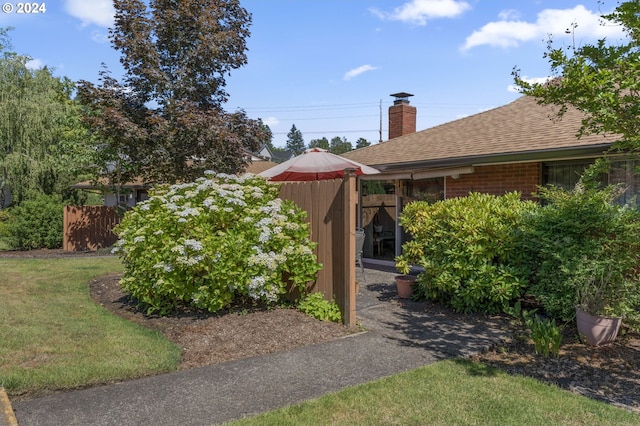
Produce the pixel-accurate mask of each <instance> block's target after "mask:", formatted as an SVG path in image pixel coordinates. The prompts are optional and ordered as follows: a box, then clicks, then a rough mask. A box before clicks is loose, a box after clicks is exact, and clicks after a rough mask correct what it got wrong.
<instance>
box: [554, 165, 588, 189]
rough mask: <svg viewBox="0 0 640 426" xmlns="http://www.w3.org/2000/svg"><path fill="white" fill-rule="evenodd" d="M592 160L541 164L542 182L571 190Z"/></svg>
mask: <svg viewBox="0 0 640 426" xmlns="http://www.w3.org/2000/svg"><path fill="white" fill-rule="evenodd" d="M593 161H594V160H581V161H558V162H555V163H544V164H543V165H542V184H543V185H554V186H558V187H560V188H564V189H566V190H572V189H573V188H574V187H575V186H576V183H578V181H579V180H580V176H582V173H584V171H585V169H586V168H587V167H589V166H590V165H591V164H593Z"/></svg>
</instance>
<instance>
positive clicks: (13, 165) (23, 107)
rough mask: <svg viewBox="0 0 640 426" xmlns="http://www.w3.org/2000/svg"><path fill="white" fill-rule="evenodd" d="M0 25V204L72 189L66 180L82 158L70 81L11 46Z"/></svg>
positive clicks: (70, 180) (82, 136)
mask: <svg viewBox="0 0 640 426" xmlns="http://www.w3.org/2000/svg"><path fill="white" fill-rule="evenodd" d="M9 31H10V28H4V29H0V52H1V55H2V56H1V57H0V207H5V205H6V204H7V202H8V198H9V197H8V194H9V192H10V193H11V200H12V203H14V204H19V203H20V202H22V201H24V200H26V199H29V198H34V197H36V196H38V194H47V195H51V194H60V195H62V196H63V197H64V198H69V197H71V195H72V192H73V191H72V190H71V189H70V185H71V184H73V183H74V179H75V177H76V176H77V171H78V170H79V169H80V168H81V166H82V165H83V162H84V161H86V160H87V158H88V157H87V151H86V150H85V151H84V152H83V148H84V147H83V140H84V139H85V138H86V133H85V132H84V130H83V127H82V125H81V123H80V110H79V105H77V104H76V103H75V102H74V101H73V100H72V98H71V96H72V93H73V90H74V84H73V82H72V81H70V80H69V79H67V78H58V77H54V76H53V74H52V71H51V70H50V69H48V68H46V67H45V68H40V69H31V68H29V67H28V66H27V63H28V62H29V60H30V59H31V58H29V57H28V56H26V55H18V54H16V53H14V52H11V51H10V50H9V49H10V48H11V47H10V39H9V36H8V32H9Z"/></svg>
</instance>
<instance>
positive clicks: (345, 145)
mask: <svg viewBox="0 0 640 426" xmlns="http://www.w3.org/2000/svg"><path fill="white" fill-rule="evenodd" d="M351 150H353V146H352V145H351V142H349V141H348V140H347V138H341V137H339V136H336V137H334V138H332V139H331V146H330V148H329V151H331V153H333V154H336V155H339V154H343V153H345V152H349V151H351Z"/></svg>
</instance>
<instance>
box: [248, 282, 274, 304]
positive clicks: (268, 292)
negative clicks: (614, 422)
mask: <svg viewBox="0 0 640 426" xmlns="http://www.w3.org/2000/svg"><path fill="white" fill-rule="evenodd" d="M265 284H266V280H265V279H264V277H262V276H258V277H253V278H251V282H250V283H249V297H251V298H253V299H256V300H259V299H265V300H268V301H269V302H275V301H276V300H278V292H277V291H276V289H275V288H273V286H267V285H265Z"/></svg>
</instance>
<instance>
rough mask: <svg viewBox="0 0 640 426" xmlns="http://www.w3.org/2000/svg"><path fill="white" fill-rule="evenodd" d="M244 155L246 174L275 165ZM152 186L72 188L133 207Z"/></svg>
mask: <svg viewBox="0 0 640 426" xmlns="http://www.w3.org/2000/svg"><path fill="white" fill-rule="evenodd" d="M245 155H246V156H247V157H248V158H249V160H250V163H249V164H248V165H247V169H246V171H245V172H246V173H252V174H258V173H260V172H262V171H264V170H267V169H270V168H271V167H273V166H275V165H276V163H274V162H272V161H268V160H265V159H264V158H262V157H259V156H257V155H256V154H254V153H251V152H249V151H245ZM152 184H153V182H145V181H143V180H142V178H135V179H133V180H132V181H130V182H126V183H123V184H122V185H120V193H118V194H116V193H114V192H113V185H110V183H109V179H108V178H106V177H102V178H100V179H98V182H97V183H96V182H91V181H84V182H79V183H76V184H75V185H73V188H76V189H82V190H85V191H94V192H98V193H100V194H102V196H103V198H104V205H105V206H123V207H133V206H135V205H136V204H137V203H139V202H141V201H144V200H146V199H148V198H149V188H151V186H152Z"/></svg>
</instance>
